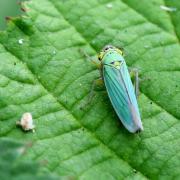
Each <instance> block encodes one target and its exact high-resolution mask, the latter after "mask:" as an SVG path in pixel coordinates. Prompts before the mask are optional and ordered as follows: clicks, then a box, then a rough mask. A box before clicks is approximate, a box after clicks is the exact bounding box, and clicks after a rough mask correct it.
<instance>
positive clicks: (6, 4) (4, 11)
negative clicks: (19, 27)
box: [0, 0, 23, 30]
mask: <svg viewBox="0 0 180 180" xmlns="http://www.w3.org/2000/svg"><path fill="white" fill-rule="evenodd" d="M22 1H23V0H0V30H4V29H5V28H6V19H5V18H6V17H7V16H17V15H20V14H22V13H23V12H22V11H21V9H20V6H19V4H18V2H22Z"/></svg>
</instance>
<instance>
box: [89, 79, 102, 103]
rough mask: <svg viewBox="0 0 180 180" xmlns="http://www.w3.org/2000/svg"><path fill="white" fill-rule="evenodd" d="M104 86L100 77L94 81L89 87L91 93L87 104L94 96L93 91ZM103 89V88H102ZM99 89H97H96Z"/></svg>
mask: <svg viewBox="0 0 180 180" xmlns="http://www.w3.org/2000/svg"><path fill="white" fill-rule="evenodd" d="M103 85H104V83H103V79H102V77H100V78H98V79H96V80H94V82H93V84H92V87H91V91H90V93H89V97H88V104H89V103H90V102H91V100H92V98H93V96H94V91H95V90H96V89H97V87H100V86H101V87H102V86H103ZM103 87H104V86H103ZM98 89H99V88H98Z"/></svg>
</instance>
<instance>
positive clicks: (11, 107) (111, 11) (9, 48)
mask: <svg viewBox="0 0 180 180" xmlns="http://www.w3.org/2000/svg"><path fill="white" fill-rule="evenodd" d="M160 5H166V6H172V7H176V8H177V10H176V11H174V12H167V11H164V10H162V9H161V8H160ZM24 6H25V8H26V9H27V12H26V15H25V16H23V17H21V18H15V19H13V20H12V21H9V25H8V29H7V31H5V32H2V33H1V34H0V76H1V78H0V99H1V103H0V120H1V121H0V135H1V136H8V137H13V138H15V139H19V140H21V141H33V142H34V143H33V146H32V148H31V149H30V151H29V152H28V156H27V157H26V158H29V159H36V160H46V161H47V162H48V164H47V170H49V171H50V172H56V173H57V174H59V175H61V176H72V177H74V178H79V179H124V178H126V179H148V178H150V179H173V178H178V177H180V171H178V167H179V166H180V161H179V159H180V153H179V152H180V146H179V143H180V139H179V131H180V123H179V118H180V111H179V107H180V72H179V70H180V63H179V59H180V53H179V52H180V45H179V37H180V31H179V26H180V23H179V21H178V19H179V18H180V13H179V10H180V3H179V1H177V0H175V1H172V2H170V1H168V0H167V2H166V1H162V0H158V1H151V2H149V1H148V2H147V1H145V0H143V1H142V3H139V1H137V0H135V1H132V0H127V1H125V0H121V1H119V0H114V1H108V0H92V1H88V3H87V2H86V1H83V0H79V1H75V0H67V1H64V0H61V1H58V0H36V1H35V0H33V1H29V2H27V3H25V4H24ZM106 44H113V45H115V46H117V47H124V48H125V51H126V53H125V54H126V57H125V59H126V61H127V64H128V66H130V67H135V68H138V69H139V74H140V78H141V79H142V80H141V86H140V91H141V94H140V97H139V100H138V101H139V107H140V111H141V115H142V121H143V125H144V132H142V133H140V134H130V133H129V132H127V131H126V130H125V129H124V127H123V126H122V125H121V123H120V121H119V120H118V118H117V116H116V115H115V112H114V110H113V108H112V106H111V104H110V101H109V99H108V97H107V94H106V92H105V91H97V92H95V96H94V98H93V100H92V101H91V103H90V104H88V105H85V104H86V102H87V101H88V95H89V93H90V90H91V87H92V83H93V81H94V80H95V79H97V78H98V77H99V71H98V70H97V69H96V68H95V67H94V66H93V65H92V64H91V63H90V62H89V61H87V58H86V57H84V55H83V53H82V50H83V51H84V52H86V53H87V54H89V55H90V56H93V57H95V56H96V54H97V53H98V52H99V51H100V50H101V48H102V47H103V46H104V45H106ZM24 112H31V113H32V115H33V118H34V122H35V125H36V133H24V132H22V131H20V130H19V129H17V128H16V126H15V122H16V121H17V120H18V119H20V117H21V115H22V114H23V113H24Z"/></svg>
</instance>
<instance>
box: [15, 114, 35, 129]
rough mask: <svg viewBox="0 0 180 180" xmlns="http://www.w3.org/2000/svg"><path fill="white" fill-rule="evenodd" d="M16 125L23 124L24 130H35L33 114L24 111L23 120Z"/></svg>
mask: <svg viewBox="0 0 180 180" xmlns="http://www.w3.org/2000/svg"><path fill="white" fill-rule="evenodd" d="M16 125H19V126H21V127H22V129H23V130H24V131H30V130H32V132H35V130H34V128H35V125H34V124H33V119H32V115H31V113H29V112H26V113H24V114H23V115H22V117H21V120H20V121H17V122H16Z"/></svg>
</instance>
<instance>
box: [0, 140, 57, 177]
mask: <svg viewBox="0 0 180 180" xmlns="http://www.w3.org/2000/svg"><path fill="white" fill-rule="evenodd" d="M27 150H28V147H26V146H24V145H22V144H21V143H19V142H16V141H13V140H11V139H8V138H3V139H2V138H1V139H0V169H1V173H0V178H1V179H2V180H6V179H7V180H10V179H13V180H20V179H22V180H23V179H28V180H31V179H37V180H43V179H50V180H57V179H59V178H57V177H56V176H52V175H51V176H50V175H48V174H47V173H46V175H45V174H44V175H42V173H40V168H39V165H38V164H37V163H34V162H31V161H22V160H21V158H22V156H24V155H25V154H26V151H27ZM41 168H42V167H41Z"/></svg>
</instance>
